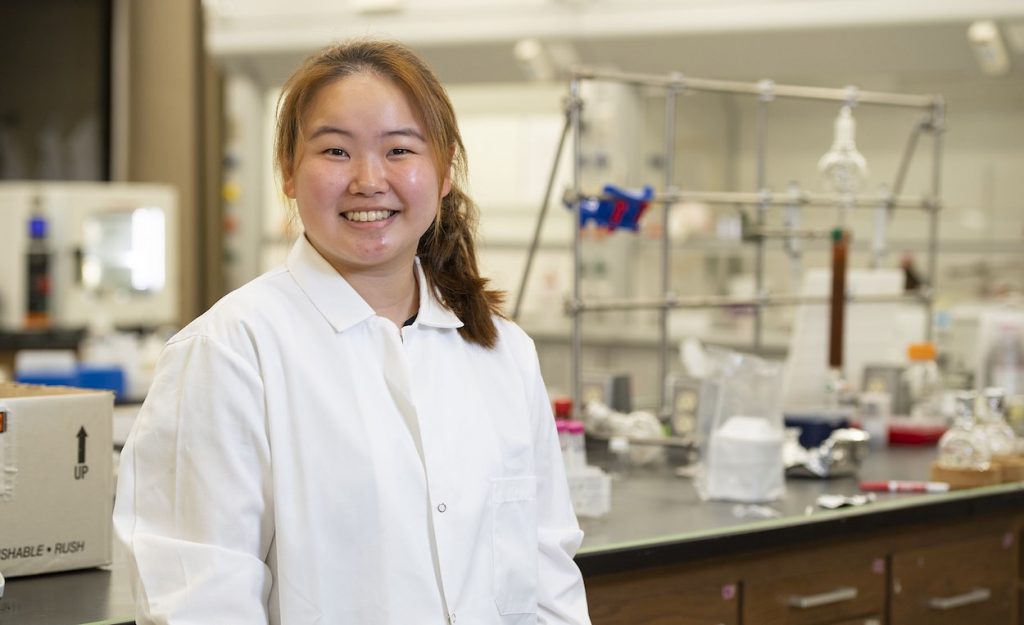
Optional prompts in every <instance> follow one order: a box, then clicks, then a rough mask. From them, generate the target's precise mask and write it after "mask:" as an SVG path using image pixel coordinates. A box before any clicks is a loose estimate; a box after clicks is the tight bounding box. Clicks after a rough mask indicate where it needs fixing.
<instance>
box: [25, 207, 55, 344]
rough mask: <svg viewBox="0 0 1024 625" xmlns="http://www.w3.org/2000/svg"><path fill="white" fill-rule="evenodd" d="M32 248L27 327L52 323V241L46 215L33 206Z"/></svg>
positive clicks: (27, 263)
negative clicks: (48, 234)
mask: <svg viewBox="0 0 1024 625" xmlns="http://www.w3.org/2000/svg"><path fill="white" fill-rule="evenodd" d="M28 230H29V235H28V251H27V252H26V254H25V268H26V269H27V271H28V275H27V276H26V283H27V286H28V289H27V293H26V296H25V299H26V306H25V327H26V328H29V329H33V330H34V329H40V328H47V327H49V325H50V289H51V285H52V280H51V279H50V245H49V242H48V240H47V221H46V216H45V215H42V214H41V213H40V212H39V208H38V205H37V206H35V207H33V211H32V216H31V218H30V219H29V222H28Z"/></svg>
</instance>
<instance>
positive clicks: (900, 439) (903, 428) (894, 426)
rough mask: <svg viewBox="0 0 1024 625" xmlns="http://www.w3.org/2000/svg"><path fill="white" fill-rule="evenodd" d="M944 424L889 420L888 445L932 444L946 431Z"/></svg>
mask: <svg viewBox="0 0 1024 625" xmlns="http://www.w3.org/2000/svg"><path fill="white" fill-rule="evenodd" d="M946 429H947V428H946V426H944V425H939V424H935V423H920V422H915V421H900V420H896V419H894V420H892V421H890V422H889V444H890V445H934V444H936V443H938V442H939V439H940V438H942V435H943V434H945V433H946Z"/></svg>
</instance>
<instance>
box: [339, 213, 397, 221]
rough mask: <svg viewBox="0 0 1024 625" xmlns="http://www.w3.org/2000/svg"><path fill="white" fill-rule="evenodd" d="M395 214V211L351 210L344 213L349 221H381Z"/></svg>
mask: <svg viewBox="0 0 1024 625" xmlns="http://www.w3.org/2000/svg"><path fill="white" fill-rule="evenodd" d="M394 214H395V211H349V212H347V213H344V217H345V219H348V220H349V221H381V220H384V219H387V218H388V217H390V216H392V215H394Z"/></svg>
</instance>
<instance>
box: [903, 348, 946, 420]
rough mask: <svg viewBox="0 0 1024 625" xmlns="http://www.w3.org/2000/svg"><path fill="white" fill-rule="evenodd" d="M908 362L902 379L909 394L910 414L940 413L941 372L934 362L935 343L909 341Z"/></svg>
mask: <svg viewBox="0 0 1024 625" xmlns="http://www.w3.org/2000/svg"><path fill="white" fill-rule="evenodd" d="M907 358H908V359H909V360H910V364H908V365H907V368H906V369H905V370H904V371H903V376H902V380H903V383H904V384H905V385H906V388H907V391H908V393H909V395H910V416H912V417H938V416H941V415H942V397H943V388H942V374H941V373H940V372H939V367H938V365H937V364H936V362H935V345H934V344H933V343H930V342H924V343H911V344H910V345H909V346H908V347H907Z"/></svg>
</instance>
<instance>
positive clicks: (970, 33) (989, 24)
mask: <svg viewBox="0 0 1024 625" xmlns="http://www.w3.org/2000/svg"><path fill="white" fill-rule="evenodd" d="M967 40H968V41H969V42H970V43H971V49H973V50H974V59H975V60H976V61H977V62H978V67H980V68H981V71H982V72H983V73H985V74H988V75H989V76H1001V75H1003V74H1006V73H1007V72H1009V71H1010V57H1009V56H1008V55H1007V54H1006V46H1004V45H1003V38H1002V37H1001V36H1000V35H999V27H998V26H997V25H996V23H995V22H993V21H992V20H981V21H977V22H974V23H973V24H971V26H970V28H968V29H967Z"/></svg>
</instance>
